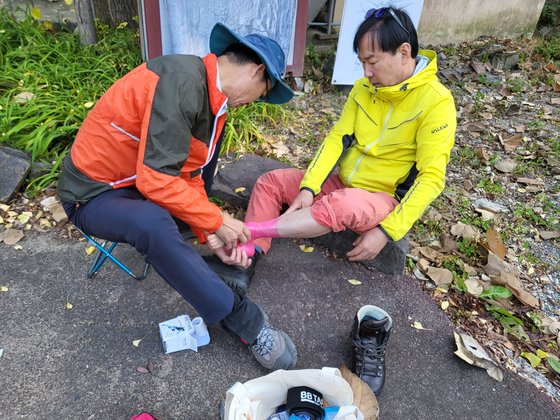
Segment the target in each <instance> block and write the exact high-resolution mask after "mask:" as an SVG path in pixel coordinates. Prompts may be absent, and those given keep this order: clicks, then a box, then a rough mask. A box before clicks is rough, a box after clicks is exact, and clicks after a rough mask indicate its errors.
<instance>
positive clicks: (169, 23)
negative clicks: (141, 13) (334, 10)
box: [159, 0, 297, 65]
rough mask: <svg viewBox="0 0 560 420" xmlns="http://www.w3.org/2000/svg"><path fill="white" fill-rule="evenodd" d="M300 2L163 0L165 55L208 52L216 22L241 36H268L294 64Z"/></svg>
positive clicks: (162, 40) (160, 3)
mask: <svg viewBox="0 0 560 420" xmlns="http://www.w3.org/2000/svg"><path fill="white" fill-rule="evenodd" d="M296 9H297V0H213V1H208V0H159V10H160V20H161V43H162V53H163V54H164V55H165V54H195V55H199V56H203V55H205V54H206V53H207V52H208V39H209V37H210V31H211V30H212V27H213V26H214V24H215V23H216V22H221V23H223V24H225V25H226V26H227V27H229V28H230V29H232V30H234V31H235V32H237V33H238V34H239V35H248V34H250V33H257V34H262V35H267V36H270V37H271V38H273V39H274V40H276V41H277V42H278V44H280V47H281V48H282V50H283V51H284V54H285V55H286V62H287V64H288V65H290V64H292V63H293V44H294V31H295V22H296Z"/></svg>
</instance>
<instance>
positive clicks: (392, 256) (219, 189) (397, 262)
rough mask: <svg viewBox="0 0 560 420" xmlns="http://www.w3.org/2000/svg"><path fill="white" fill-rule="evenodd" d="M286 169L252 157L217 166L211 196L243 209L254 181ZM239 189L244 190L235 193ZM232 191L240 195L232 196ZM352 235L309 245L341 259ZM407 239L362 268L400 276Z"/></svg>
mask: <svg viewBox="0 0 560 420" xmlns="http://www.w3.org/2000/svg"><path fill="white" fill-rule="evenodd" d="M289 167H290V165H288V164H286V163H283V162H279V161H276V160H273V159H267V158H263V157H260V156H255V155H243V156H241V157H240V158H239V159H238V160H235V161H232V162H227V163H221V164H219V170H218V174H217V175H216V176H215V178H214V183H213V185H212V193H213V194H215V195H217V196H218V197H220V198H221V199H222V200H224V201H226V202H228V203H229V204H231V205H233V206H235V207H242V208H246V207H247V205H248V203H249V197H250V196H251V191H252V189H253V185H255V182H256V181H257V178H258V177H259V176H260V175H262V174H264V173H265V172H268V171H272V170H274V169H281V168H289ZM241 187H243V188H244V190H243V191H240V190H239V189H240V188H241ZM235 190H238V191H240V192H238V193H236V192H235ZM356 236H357V235H356V234H355V233H354V232H351V231H345V232H339V233H329V234H327V235H323V236H320V237H318V238H314V239H313V241H314V242H316V243H318V244H320V245H322V246H325V247H327V248H329V249H331V250H333V251H334V252H336V253H338V254H339V255H344V254H345V253H346V252H348V251H349V250H351V249H352V248H353V245H352V243H353V242H354V240H355V239H356ZM407 252H408V239H407V238H406V237H405V238H404V239H401V240H400V241H397V242H389V243H388V244H387V245H386V246H385V248H383V250H381V252H380V253H379V255H378V256H377V257H376V258H375V259H373V260H371V261H364V262H363V264H364V265H365V266H366V267H368V268H371V269H376V270H379V271H381V272H383V273H386V274H394V275H402V274H403V272H404V266H405V260H406V254H407Z"/></svg>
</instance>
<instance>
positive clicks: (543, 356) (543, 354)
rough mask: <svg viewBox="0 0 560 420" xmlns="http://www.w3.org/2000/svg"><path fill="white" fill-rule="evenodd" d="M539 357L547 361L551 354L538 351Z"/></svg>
mask: <svg viewBox="0 0 560 420" xmlns="http://www.w3.org/2000/svg"><path fill="white" fill-rule="evenodd" d="M537 356H539V357H540V358H541V359H546V358H547V357H548V356H549V354H548V353H547V352H546V351H543V350H541V349H537Z"/></svg>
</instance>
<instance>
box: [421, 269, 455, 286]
mask: <svg viewBox="0 0 560 420" xmlns="http://www.w3.org/2000/svg"><path fill="white" fill-rule="evenodd" d="M426 275H427V276H428V277H429V278H430V279H432V281H433V282H434V283H435V284H436V286H441V285H443V284H450V283H451V282H452V281H453V273H452V272H451V271H450V270H448V269H447V268H437V267H429V268H428V270H427V271H426Z"/></svg>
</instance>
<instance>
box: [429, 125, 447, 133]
mask: <svg viewBox="0 0 560 420" xmlns="http://www.w3.org/2000/svg"><path fill="white" fill-rule="evenodd" d="M445 128H447V124H445V125H442V126H441V127H438V128H434V129H433V130H432V134H436V133H437V132H438V131H441V130H443V129H445Z"/></svg>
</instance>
